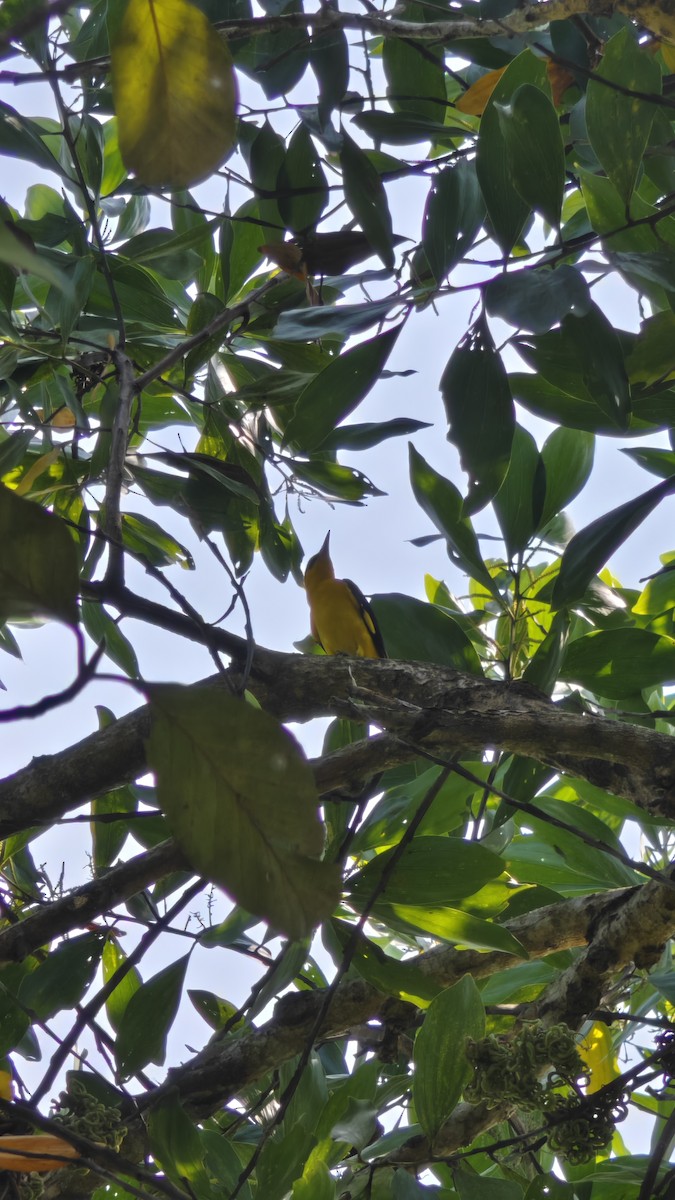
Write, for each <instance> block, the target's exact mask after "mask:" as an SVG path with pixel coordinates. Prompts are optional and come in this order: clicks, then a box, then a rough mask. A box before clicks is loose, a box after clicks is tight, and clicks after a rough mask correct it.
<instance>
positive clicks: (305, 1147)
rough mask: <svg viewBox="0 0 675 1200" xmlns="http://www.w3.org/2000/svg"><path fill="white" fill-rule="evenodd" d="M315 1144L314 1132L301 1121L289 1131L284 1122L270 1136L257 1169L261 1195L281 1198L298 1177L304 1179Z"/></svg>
mask: <svg viewBox="0 0 675 1200" xmlns="http://www.w3.org/2000/svg"><path fill="white" fill-rule="evenodd" d="M315 1143H316V1138H315V1136H314V1134H313V1133H311V1132H310V1131H309V1130H307V1129H306V1128H305V1126H304V1125H303V1124H302V1122H300V1121H299V1122H297V1124H295V1125H294V1126H293V1127H292V1128H291V1129H290V1130H287V1129H286V1128H285V1126H283V1125H282V1126H281V1127H280V1128H277V1129H276V1131H275V1132H274V1134H273V1135H272V1137H271V1138H268V1139H267V1141H266V1142H265V1145H264V1147H263V1150H262V1153H261V1155H260V1158H259V1160H258V1169H257V1178H258V1189H259V1194H260V1195H261V1196H264V1197H265V1200H282V1197H284V1196H285V1195H286V1194H287V1193H288V1191H289V1189H290V1188H291V1186H292V1184H293V1183H294V1182H295V1180H296V1179H301V1178H302V1174H303V1170H304V1167H305V1164H306V1162H307V1159H308V1158H309V1155H310V1153H311V1151H312V1149H313V1147H314V1145H315Z"/></svg>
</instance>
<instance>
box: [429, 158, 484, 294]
mask: <svg viewBox="0 0 675 1200" xmlns="http://www.w3.org/2000/svg"><path fill="white" fill-rule="evenodd" d="M484 218H485V202H484V200H483V196H482V194H481V190H480V187H479V185H478V179H477V176H476V166H475V163H474V162H473V161H471V160H469V159H461V160H460V161H459V162H458V163H456V164H454V166H451V167H445V168H444V170H442V171H441V172H439V174H438V175H437V176H436V177H435V179H434V181H433V184H432V187H431V191H430V192H429V195H428V197H427V202H426V206H425V209H424V219H423V223H422V250H423V251H424V254H425V255H426V262H427V264H428V267H429V270H430V271H431V273H432V275H433V277H434V279H435V280H436V283H437V284H440V283H442V282H443V280H444V279H445V277H446V275H447V274H448V271H450V270H452V268H453V267H454V266H455V265H456V264H457V263H458V262H460V261H461V259H462V258H463V257H464V255H465V253H466V251H467V250H468V249H469V248H470V247H471V246H472V245H473V242H474V240H475V237H476V234H477V233H478V231H479V229H480V228H481V225H482V224H483V220H484Z"/></svg>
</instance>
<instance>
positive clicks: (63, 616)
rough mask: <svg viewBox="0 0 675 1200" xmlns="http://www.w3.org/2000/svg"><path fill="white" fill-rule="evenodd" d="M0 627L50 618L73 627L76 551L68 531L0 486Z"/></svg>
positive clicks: (26, 501) (58, 521) (77, 573)
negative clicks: (21, 621) (3, 623)
mask: <svg viewBox="0 0 675 1200" xmlns="http://www.w3.org/2000/svg"><path fill="white" fill-rule="evenodd" d="M0 545H1V546H2V555H1V556H0V624H1V623H2V622H4V621H7V620H17V619H21V618H22V617H34V616H50V617H56V618H57V619H58V620H60V621H64V622H65V623H66V624H67V625H77V619H78V615H77V603H76V600H77V593H78V588H79V568H78V561H77V548H76V545H75V542H74V541H73V538H72V537H71V536H70V533H69V532H68V530H67V529H66V526H65V525H64V524H63V522H62V521H60V520H59V519H58V517H55V516H53V515H52V514H51V513H49V512H46V511H45V510H44V509H43V508H40V507H39V505H37V504H34V503H33V501H31V500H22V499H21V498H20V497H19V496H15V495H14V493H13V492H12V491H11V490H10V489H9V488H7V487H4V486H1V485H0Z"/></svg>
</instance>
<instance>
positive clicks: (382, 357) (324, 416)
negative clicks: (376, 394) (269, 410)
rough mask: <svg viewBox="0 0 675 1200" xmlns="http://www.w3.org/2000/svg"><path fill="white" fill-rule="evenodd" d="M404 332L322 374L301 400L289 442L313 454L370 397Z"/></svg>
mask: <svg viewBox="0 0 675 1200" xmlns="http://www.w3.org/2000/svg"><path fill="white" fill-rule="evenodd" d="M400 332H401V326H400V325H396V326H395V327H394V328H393V329H388V330H387V331H386V332H385V333H381V334H380V335H379V336H378V337H375V338H371V339H370V341H367V342H360V343H359V344H358V346H353V347H352V348H351V349H350V350H346V351H345V352H344V353H343V354H340V355H339V356H338V357H337V358H334V359H333V360H332V362H329V364H328V366H327V367H325V368H324V370H323V371H320V372H319V374H318V375H317V376H316V377H315V378H314V379H312V380H311V382H310V383H308V384H307V386H306V387H305V388H304V390H303V391H302V392H301V393H300V395H299V396H298V401H297V404H296V406H295V409H294V411H293V416H292V417H291V419H290V421H289V422H288V425H287V426H286V429H285V431H284V437H285V441H286V442H290V443H294V444H295V445H297V446H299V448H300V449H302V450H304V451H308V452H311V451H312V450H315V449H317V448H318V447H319V446H321V443H322V442H323V440H324V438H326V437H328V436H329V434H331V433H332V432H333V430H334V429H335V427H336V426H337V425H339V424H340V422H341V421H343V420H344V419H345V417H347V416H348V415H349V413H350V412H353V410H354V409H355V408H356V407H357V405H358V404H360V403H361V401H362V400H363V399H364V398H365V397H366V396H367V395H368V392H369V391H370V389H371V388H372V387H373V385H374V384H375V382H376V381H377V379H379V377H380V374H381V372H382V368H383V367H384V364H385V363H386V361H387V359H388V358H389V355H390V353H391V351H392V349H393V347H394V343H395V341H396V339H397V337H398V335H399V333H400Z"/></svg>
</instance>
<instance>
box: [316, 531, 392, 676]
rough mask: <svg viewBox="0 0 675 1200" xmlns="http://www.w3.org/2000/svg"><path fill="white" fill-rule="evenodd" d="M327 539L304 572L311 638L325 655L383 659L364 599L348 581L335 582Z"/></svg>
mask: <svg viewBox="0 0 675 1200" xmlns="http://www.w3.org/2000/svg"><path fill="white" fill-rule="evenodd" d="M329 539H330V534H328V537H327V538H326V540H325V542H324V544H323V546H322V547H321V549H320V551H319V553H318V554H315V555H314V556H313V558H310V560H309V562H308V564H307V570H306V571H305V590H306V592H307V602H308V604H309V611H310V616H311V624H312V637H313V638H314V640H315V641H317V642H318V643H319V645H320V646H323V649H324V650H325V651H326V654H354V655H356V656H357V657H358V658H386V651H385V648H384V644H383V642H382V635H381V634H380V631H379V629H378V627H377V622H376V620H375V615H374V613H373V611H372V609H371V607H370V605H369V604H368V601H367V600H366V598H365V596H363V595H362V594H361V592H360V591H359V589H358V588H357V587H356V585H355V584H353V583H352V582H351V580H349V579H336V578H335V571H334V569H333V564H332V562H331V559H330V553H329V550H328V543H329Z"/></svg>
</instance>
